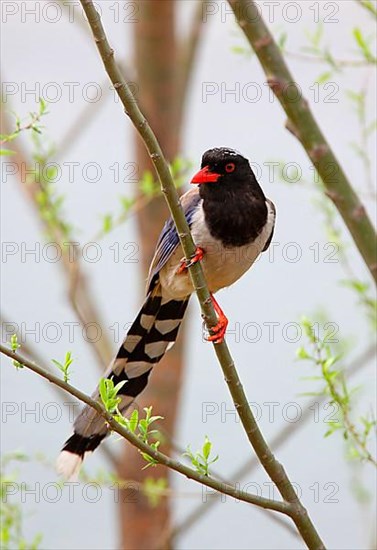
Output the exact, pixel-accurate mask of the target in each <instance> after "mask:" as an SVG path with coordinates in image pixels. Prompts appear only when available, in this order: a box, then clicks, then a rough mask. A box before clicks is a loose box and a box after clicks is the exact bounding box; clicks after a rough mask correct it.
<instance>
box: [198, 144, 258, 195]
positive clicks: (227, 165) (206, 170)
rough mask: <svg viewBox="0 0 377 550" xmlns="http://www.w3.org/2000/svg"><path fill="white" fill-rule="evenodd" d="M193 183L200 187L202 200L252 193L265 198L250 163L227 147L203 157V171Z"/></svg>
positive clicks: (211, 151)
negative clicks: (210, 197)
mask: <svg viewBox="0 0 377 550" xmlns="http://www.w3.org/2000/svg"><path fill="white" fill-rule="evenodd" d="M191 183H197V184H199V185H200V195H201V196H202V198H205V197H206V196H209V195H212V196H215V195H217V196H218V198H220V196H224V197H226V196H227V195H234V194H236V193H237V194H238V193H240V194H242V193H250V192H251V193H253V194H256V195H261V198H262V197H263V198H264V195H263V192H262V190H261V188H260V187H259V184H258V182H257V180H256V178H255V176H254V173H253V171H252V169H251V167H250V164H249V161H248V160H247V159H246V158H245V157H243V156H242V155H240V154H239V153H238V152H237V151H234V150H233V149H229V148H227V147H217V148H215V149H209V150H208V151H206V152H205V153H204V155H203V157H202V164H201V170H199V172H198V173H197V174H195V176H194V177H193V178H192V180H191Z"/></svg>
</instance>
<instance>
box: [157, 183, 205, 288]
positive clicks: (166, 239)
mask: <svg viewBox="0 0 377 550" xmlns="http://www.w3.org/2000/svg"><path fill="white" fill-rule="evenodd" d="M201 201H202V199H201V198H200V195H199V191H198V189H197V188H195V189H191V190H190V191H188V192H187V193H185V194H184V195H183V196H182V197H181V204H182V208H183V211H184V213H185V217H186V220H187V223H188V224H189V227H191V224H192V219H193V216H194V213H195V212H196V210H197V208H198V206H199V204H200V203H201ZM178 245H179V237H178V233H177V230H176V228H175V225H174V222H173V219H172V218H169V219H168V220H167V221H166V223H165V225H164V227H163V229H162V231H161V234H160V237H159V239H158V241H157V246H156V252H155V255H154V257H153V260H152V263H151V267H150V269H149V275H148V283H147V289H148V291H150V290H151V289H152V287H153V283H154V281H155V277H156V275H157V274H158V272H159V271H160V269H161V268H162V267H163V266H164V265H165V264H166V262H167V261H168V260H169V258H170V257H171V255H172V254H173V252H174V251H175V249H176V248H177V246H178Z"/></svg>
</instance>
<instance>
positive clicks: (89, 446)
mask: <svg viewBox="0 0 377 550" xmlns="http://www.w3.org/2000/svg"><path fill="white" fill-rule="evenodd" d="M190 183H191V184H196V187H194V188H192V189H190V190H189V191H187V192H186V193H185V194H183V195H182V197H181V199H180V200H181V205H182V208H183V211H184V214H185V217H186V219H187V222H188V225H189V227H190V230H191V234H192V237H193V240H194V243H195V246H196V251H195V254H194V256H193V257H192V258H189V259H186V258H184V257H183V250H182V247H181V245H180V241H179V237H178V233H177V230H176V228H175V224H174V222H173V219H172V218H170V219H168V220H167V221H166V223H165V225H164V227H163V229H162V232H161V234H160V237H159V239H158V242H157V245H156V249H155V254H154V257H153V259H152V262H151V265H150V269H149V274H148V279H147V285H146V298H145V301H144V303H143V305H142V307H141V310H140V312H139V314H138V315H137V317H136V319H135V321H134V322H133V324H132V325H131V327H130V329H129V331H128V333H127V334H126V336H125V338H124V341H123V343H122V345H121V346H120V348H119V350H118V352H117V354H116V356H115V358H114V359H113V360H112V362H111V363H110V365H109V367H108V369H107V371H106V372H105V374H104V378H108V379H112V381H113V383H114V386H115V385H117V384H119V383H120V382H123V385H122V387H121V388H120V390H119V393H118V397H120V398H121V401H120V404H119V406H118V408H119V410H120V411H121V413H122V414H123V413H125V412H126V410H127V409H129V408H130V407H131V405H132V403H133V402H134V401H135V399H136V397H137V396H138V395H139V394H140V393H141V392H142V391H143V390H144V388H145V387H146V385H147V383H148V379H149V376H150V374H151V372H152V370H153V367H154V366H155V365H156V364H157V363H158V362H159V361H160V360H161V359H162V357H163V356H164V355H165V353H166V352H167V350H168V349H169V348H170V347H171V346H172V345H173V344H174V342H175V341H176V338H177V335H178V331H179V328H180V325H181V322H182V320H183V317H184V314H185V311H186V309H187V305H188V302H189V298H190V296H191V294H192V293H193V292H194V288H193V285H192V282H191V279H190V276H189V273H188V268H189V267H190V266H191V265H192V264H193V263H195V262H198V261H201V264H202V268H203V271H204V275H205V278H206V281H207V285H208V289H209V291H210V296H211V300H212V303H213V306H214V309H215V312H216V315H217V320H218V322H217V324H216V326H215V327H213V328H211V330H210V335H209V336H208V337H207V339H208V340H209V341H212V342H213V343H214V344H215V345H217V344H220V343H221V342H223V340H224V338H225V333H226V328H227V324H228V319H227V317H226V315H225V314H224V312H223V311H222V309H221V307H220V306H219V304H218V302H217V301H216V299H215V297H214V294H215V293H216V292H217V291H218V290H220V289H222V288H224V287H228V286H230V285H232V284H233V283H235V282H236V281H237V280H238V279H239V278H240V277H241V276H242V275H243V274H244V273H245V272H246V271H247V270H248V269H249V268H250V267H251V266H252V264H253V263H254V262H255V260H256V259H257V258H258V256H259V255H260V254H261V253H262V252H264V251H266V250H267V249H268V247H269V245H270V243H271V240H272V237H273V233H274V226H275V217H276V210H275V206H274V204H273V203H272V201H271V200H270V199H268V198H266V197H265V195H264V193H263V191H262V189H261V187H260V185H259V183H258V181H257V179H256V177H255V175H254V173H253V170H252V168H251V166H250V162H249V161H248V160H247V159H246V158H245V157H243V156H242V155H241V154H240V153H239V152H237V151H236V150H234V149H231V148H227V147H216V148H212V149H209V150H208V151H206V152H205V153H204V154H203V156H202V161H201V167H200V170H199V171H198V172H197V173H196V174H195V175H194V177H193V178H192V179H191V182H190ZM92 397H93V398H94V399H96V400H98V401H100V397H99V389H98V387H97V389H96V390H95V392H94V394H93V395H92ZM73 429H74V433H73V435H72V436H71V437H70V438H69V439H68V440H67V441H66V442H65V444H64V446H63V448H62V451H61V453H60V455H59V457H58V460H57V471H58V473H59V474H61V475H63V476H64V477H65V478H68V479H74V478H75V477H77V475H78V472H79V469H80V466H81V463H82V461H83V459H84V457H85V455H86V454H87V453H90V452H92V451H94V450H95V449H96V448H97V447H98V446H99V445H100V443H101V442H102V440H103V439H105V437H106V436H107V435H108V434H109V427H108V425H107V424H106V421H105V420H104V419H103V417H102V416H101V415H100V414H99V413H98V412H96V411H95V410H94V409H93V408H91V407H89V406H88V405H86V406H85V407H84V409H83V410H82V411H81V413H80V414H79V415H78V417H77V418H76V420H75V422H74V425H73Z"/></svg>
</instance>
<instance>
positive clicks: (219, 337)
mask: <svg viewBox="0 0 377 550" xmlns="http://www.w3.org/2000/svg"><path fill="white" fill-rule="evenodd" d="M211 300H212V304H213V307H214V309H215V311H216V315H217V317H218V323H217V325H215V326H214V327H211V332H212V334H211V336H208V338H207V340H208V341H209V342H214V343H215V344H221V342H223V341H224V336H225V333H226V328H227V326H228V319H227V317H226V316H225V314H224V312H223V310H222V309H221V307H220V306H219V304H218V303H217V301H216V299H215V297H214V296H213V294H211Z"/></svg>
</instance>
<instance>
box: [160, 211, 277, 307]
mask: <svg viewBox="0 0 377 550" xmlns="http://www.w3.org/2000/svg"><path fill="white" fill-rule="evenodd" d="M267 206H268V218H267V223H266V225H265V227H264V228H263V230H262V231H261V233H260V235H258V237H257V238H256V240H255V241H254V242H253V243H251V244H247V245H244V246H239V247H232V248H225V247H224V246H223V245H222V243H221V241H219V240H217V239H214V238H213V237H212V235H211V234H210V233H209V230H208V228H207V226H206V224H205V223H204V216H203V211H202V210H201V209H200V210H198V212H197V214H195V216H196V219H195V220H193V223H192V227H193V230H192V237H193V239H194V242H195V244H196V246H198V247H200V248H202V249H203V250H204V257H203V260H202V266H203V270H204V274H205V277H206V280H207V284H208V288H209V290H210V292H217V291H218V290H220V289H221V288H224V287H227V286H230V285H232V284H233V283H235V282H236V281H237V280H238V279H239V278H240V277H242V275H243V274H244V273H245V272H246V271H247V270H248V269H250V267H251V266H252V264H253V263H254V262H255V260H256V259H257V257H258V256H259V254H260V253H261V252H262V250H263V248H264V245H265V244H266V242H267V240H268V238H269V237H270V235H271V231H272V229H273V226H274V221H275V216H274V213H273V211H272V210H271V207H270V205H269V204H268V203H267ZM182 257H183V251H182V248H181V247H180V246H178V248H177V249H176V250H175V252H174V253H173V255H172V256H171V258H170V260H169V261H168V262H167V264H165V266H164V267H163V268H162V269H161V271H160V282H161V287H162V290H163V294H166V295H167V296H169V297H170V298H173V299H175V300H178V299H180V298H183V297H185V296H187V295H189V294H191V293H192V292H193V287H192V283H191V279H190V276H189V274H188V272H187V271H186V272H183V273H181V274H177V269H178V268H179V266H180V261H181V259H182Z"/></svg>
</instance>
